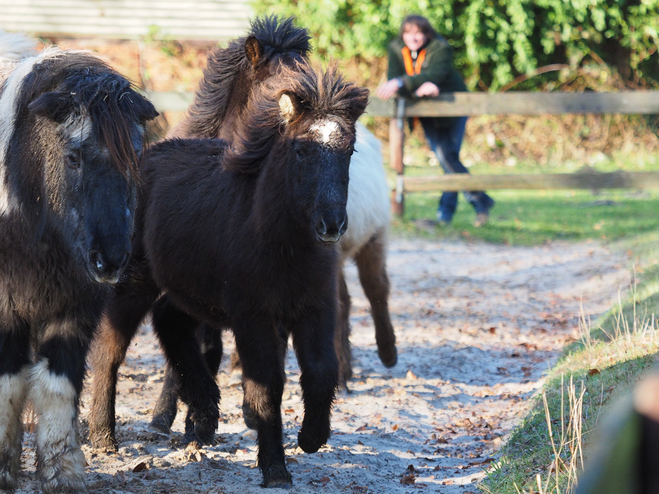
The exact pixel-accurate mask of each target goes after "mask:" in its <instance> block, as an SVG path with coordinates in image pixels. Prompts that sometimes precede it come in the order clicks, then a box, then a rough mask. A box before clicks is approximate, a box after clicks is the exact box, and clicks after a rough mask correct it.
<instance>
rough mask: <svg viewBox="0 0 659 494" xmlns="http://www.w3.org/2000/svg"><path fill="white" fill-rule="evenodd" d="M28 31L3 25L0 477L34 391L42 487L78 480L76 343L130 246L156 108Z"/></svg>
mask: <svg viewBox="0 0 659 494" xmlns="http://www.w3.org/2000/svg"><path fill="white" fill-rule="evenodd" d="M33 45H34V42H31V41H30V40H27V39H26V38H24V37H22V36H19V35H7V34H4V33H2V32H0V490H13V489H15V488H16V486H17V479H18V475H19V469H20V454H21V438H22V426H21V415H22V412H23V409H24V406H25V402H26V400H30V401H31V402H32V404H33V407H34V410H35V412H36V414H37V417H38V427H37V432H36V446H37V475H38V477H39V479H40V480H41V489H42V491H44V492H46V493H51V492H78V491H84V465H85V459H84V456H83V454H82V452H81V451H80V448H79V445H78V440H77V433H76V421H77V405H78V397H79V395H80V391H81V389H82V383H83V378H84V371H85V357H86V353H87V349H88V346H89V342H90V339H91V336H92V333H93V331H94V329H95V328H96V326H97V323H98V321H99V319H100V315H101V312H102V310H103V307H104V304H105V301H106V300H107V299H108V297H109V295H110V284H112V283H115V282H116V281H117V279H118V278H119V276H120V274H121V271H122V270H123V268H124V267H125V265H126V262H127V260H128V255H129V253H130V238H131V234H132V228H133V212H134V208H135V178H136V177H137V176H138V172H137V168H136V164H137V161H138V156H139V155H140V154H141V153H142V151H143V149H144V147H145V138H144V124H145V122H146V121H147V120H149V119H151V118H154V117H155V116H156V115H157V113H156V111H155V109H154V108H153V106H152V105H151V104H150V103H149V102H147V101H146V100H145V99H144V98H142V97H141V96H140V95H139V94H138V93H137V92H135V91H134V90H133V88H132V87H131V85H130V83H129V82H128V81H127V80H126V79H124V78H123V77H122V76H120V75H119V74H118V73H116V72H115V71H113V70H112V69H110V68H109V67H108V66H107V65H106V64H105V63H103V62H101V61H100V60H99V59H97V58H96V57H94V56H92V55H91V54H89V53H85V52H73V51H63V50H59V49H57V48H47V49H45V50H43V51H42V52H41V53H39V54H34V53H33V51H32V50H31V48H32V46H33Z"/></svg>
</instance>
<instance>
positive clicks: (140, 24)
mask: <svg viewBox="0 0 659 494" xmlns="http://www.w3.org/2000/svg"><path fill="white" fill-rule="evenodd" d="M251 16H252V10H251V8H250V6H249V5H248V0H0V29H5V30H7V31H21V32H26V33H31V34H39V35H52V36H64V35H72V36H92V37H103V38H120V39H133V38H140V37H144V36H147V35H151V36H154V37H156V38H163V37H171V38H174V39H212V40H227V39H231V38H236V37H238V36H242V35H243V34H245V32H247V29H248V28H249V19H250V17H251Z"/></svg>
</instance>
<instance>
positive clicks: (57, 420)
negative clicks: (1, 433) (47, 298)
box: [28, 317, 94, 493]
mask: <svg viewBox="0 0 659 494" xmlns="http://www.w3.org/2000/svg"><path fill="white" fill-rule="evenodd" d="M81 319H83V318H82V317H78V318H77V320H76V318H70V319H64V320H60V321H56V322H54V323H51V324H49V325H47V326H46V328H45V331H44V333H43V334H42V335H40V336H41V338H40V340H41V341H40V346H39V348H38V350H37V352H36V357H35V364H34V365H33V367H32V369H31V370H30V377H29V391H28V399H30V401H31V402H32V404H33V405H34V409H35V412H36V414H37V417H38V426H37V432H36V443H37V475H38V477H39V479H40V481H41V488H42V490H43V492H45V493H60V492H84V491H85V479H84V475H85V457H84V455H83V454H82V451H81V450H80V445H79V443H78V423H77V419H78V398H79V396H80V392H81V390H82V382H83V378H84V374H85V357H86V355H87V349H88V347H89V340H90V339H91V335H92V332H93V330H94V324H91V325H90V326H87V327H82V328H81V326H82V324H81V323H80V320H81ZM84 319H85V320H86V321H89V320H90V319H92V318H91V317H84Z"/></svg>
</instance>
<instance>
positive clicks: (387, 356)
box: [378, 345, 398, 367]
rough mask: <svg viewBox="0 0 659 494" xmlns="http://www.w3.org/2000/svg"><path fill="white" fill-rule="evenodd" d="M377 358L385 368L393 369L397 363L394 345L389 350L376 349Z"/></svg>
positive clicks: (396, 352)
mask: <svg viewBox="0 0 659 494" xmlns="http://www.w3.org/2000/svg"><path fill="white" fill-rule="evenodd" d="M378 356H379V357H380V360H381V361H382V363H383V364H384V366H385V367H393V366H394V365H396V363H397V362H398V351H397V350H396V346H395V345H391V347H389V348H378Z"/></svg>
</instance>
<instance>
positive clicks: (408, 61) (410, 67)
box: [401, 46, 426, 75]
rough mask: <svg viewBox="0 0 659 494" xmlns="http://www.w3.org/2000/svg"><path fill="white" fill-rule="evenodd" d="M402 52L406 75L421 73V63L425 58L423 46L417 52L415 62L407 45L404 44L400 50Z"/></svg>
mask: <svg viewBox="0 0 659 494" xmlns="http://www.w3.org/2000/svg"><path fill="white" fill-rule="evenodd" d="M401 51H402V52H403V62H404V63H405V72H407V75H417V74H420V73H421V65H423V61H424V60H425V59H426V49H425V48H424V49H423V50H421V51H420V52H419V54H418V55H417V57H416V64H415V63H414V61H413V60H412V52H411V51H410V49H409V48H408V47H407V46H404V47H403V49H402V50H401Z"/></svg>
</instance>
